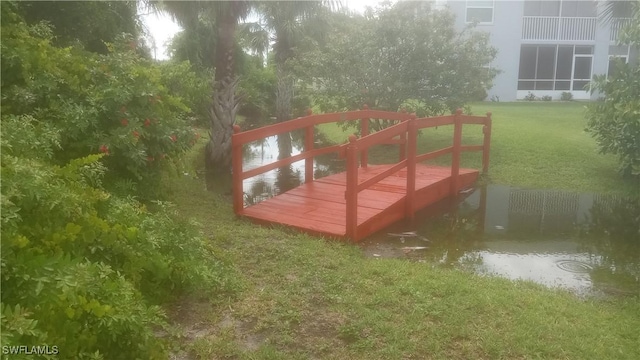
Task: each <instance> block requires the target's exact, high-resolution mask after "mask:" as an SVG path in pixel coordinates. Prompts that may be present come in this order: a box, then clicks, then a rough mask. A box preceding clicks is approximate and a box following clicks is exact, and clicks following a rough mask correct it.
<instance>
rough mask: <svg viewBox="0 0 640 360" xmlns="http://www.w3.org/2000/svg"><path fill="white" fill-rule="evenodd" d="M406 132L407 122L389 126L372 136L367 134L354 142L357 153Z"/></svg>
mask: <svg viewBox="0 0 640 360" xmlns="http://www.w3.org/2000/svg"><path fill="white" fill-rule="evenodd" d="M406 131H407V122H406V121H404V122H401V123H399V124H396V125H393V126H390V127H388V128H386V129H384V130H380V131H378V132H375V133H373V134H369V135H367V136H365V137H362V138H360V139H358V140H356V142H355V145H356V146H357V147H358V150H359V151H362V150H365V149H368V148H370V147H372V146H374V145H379V144H380V143H381V142H382V141H384V140H387V139H391V138H393V137H394V136H398V135H400V134H403V133H405V132H406Z"/></svg>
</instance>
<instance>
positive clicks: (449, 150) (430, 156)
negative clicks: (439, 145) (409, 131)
mask: <svg viewBox="0 0 640 360" xmlns="http://www.w3.org/2000/svg"><path fill="white" fill-rule="evenodd" d="M452 152H453V146H449V147H446V148H444V149H440V150H436V151H431V152H428V153H425V154H421V155H418V156H417V157H416V161H418V162H420V161H425V160H431V159H435V158H437V157H439V156H442V155H446V154H451V153H452Z"/></svg>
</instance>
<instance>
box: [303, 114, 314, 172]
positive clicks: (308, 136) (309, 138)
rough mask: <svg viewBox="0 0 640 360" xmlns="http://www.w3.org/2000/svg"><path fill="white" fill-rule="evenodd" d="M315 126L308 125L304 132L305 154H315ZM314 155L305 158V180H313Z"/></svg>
mask: <svg viewBox="0 0 640 360" xmlns="http://www.w3.org/2000/svg"><path fill="white" fill-rule="evenodd" d="M313 132H314V127H313V126H307V128H306V129H305V134H304V152H305V154H313V140H314V134H313ZM313 156H315V155H311V157H307V158H306V159H304V182H305V183H310V182H313Z"/></svg>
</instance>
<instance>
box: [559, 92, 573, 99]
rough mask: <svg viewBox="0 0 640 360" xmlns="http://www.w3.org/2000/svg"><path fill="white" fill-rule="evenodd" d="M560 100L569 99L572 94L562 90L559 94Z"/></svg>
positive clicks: (571, 97)
mask: <svg viewBox="0 0 640 360" xmlns="http://www.w3.org/2000/svg"><path fill="white" fill-rule="evenodd" d="M560 100H562V101H571V100H573V94H572V93H570V92H568V91H563V92H562V94H560Z"/></svg>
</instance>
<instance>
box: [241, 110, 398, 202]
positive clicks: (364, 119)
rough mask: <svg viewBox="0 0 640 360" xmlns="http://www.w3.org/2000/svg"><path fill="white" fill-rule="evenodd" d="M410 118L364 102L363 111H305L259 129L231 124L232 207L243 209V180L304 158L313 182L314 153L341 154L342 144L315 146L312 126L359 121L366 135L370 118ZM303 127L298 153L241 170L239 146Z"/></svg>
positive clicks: (306, 177)
mask: <svg viewBox="0 0 640 360" xmlns="http://www.w3.org/2000/svg"><path fill="white" fill-rule="evenodd" d="M410 117H411V115H410V114H407V113H405V112H390V111H380V110H370V109H368V108H367V106H366V105H365V106H364V107H363V109H362V110H356V111H348V112H341V113H328V114H317V115H314V114H312V113H311V110H308V112H307V116H303V117H299V118H297V119H293V120H289V121H284V122H281V123H277V124H273V125H268V126H265V127H261V128H258V129H253V130H248V131H241V129H240V126H238V125H234V127H233V130H234V134H233V136H232V138H231V149H232V150H231V151H232V154H231V156H232V174H233V175H232V177H233V179H232V183H233V185H232V186H233V189H232V193H233V195H232V196H233V209H234V211H235V213H236V214H239V213H241V212H242V209H243V208H244V197H243V195H244V189H243V180H245V179H248V178H250V177H254V176H257V175H260V174H263V173H265V172H267V171H270V170H273V169H277V168H280V167H283V166H287V165H291V164H293V163H294V162H297V161H301V160H304V161H305V183H308V182H311V181H313V159H314V158H315V157H316V156H320V155H325V154H329V153H338V154H341V155H344V151H345V147H344V146H343V145H332V146H326V147H322V148H317V149H316V148H314V135H315V126H316V125H320V124H326V123H333V122H345V121H360V133H361V134H362V135H365V136H366V135H368V134H369V119H372V118H374V119H384V120H391V121H406V120H408V119H409V118H410ZM302 129H304V147H303V149H302V151H301V152H300V153H299V154H296V155H292V156H289V157H287V158H284V159H280V160H278V161H274V162H272V163H269V164H266V165H263V166H260V167H257V168H254V169H251V170H247V171H245V170H244V169H243V166H242V163H243V159H242V158H243V153H242V147H243V146H244V145H245V144H248V143H251V142H253V141H257V140H262V139H265V138H267V137H270V136H274V135H280V134H284V133H289V132H291V131H296V130H302ZM362 159H363V164H366V163H367V152H366V151H363V152H362Z"/></svg>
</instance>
